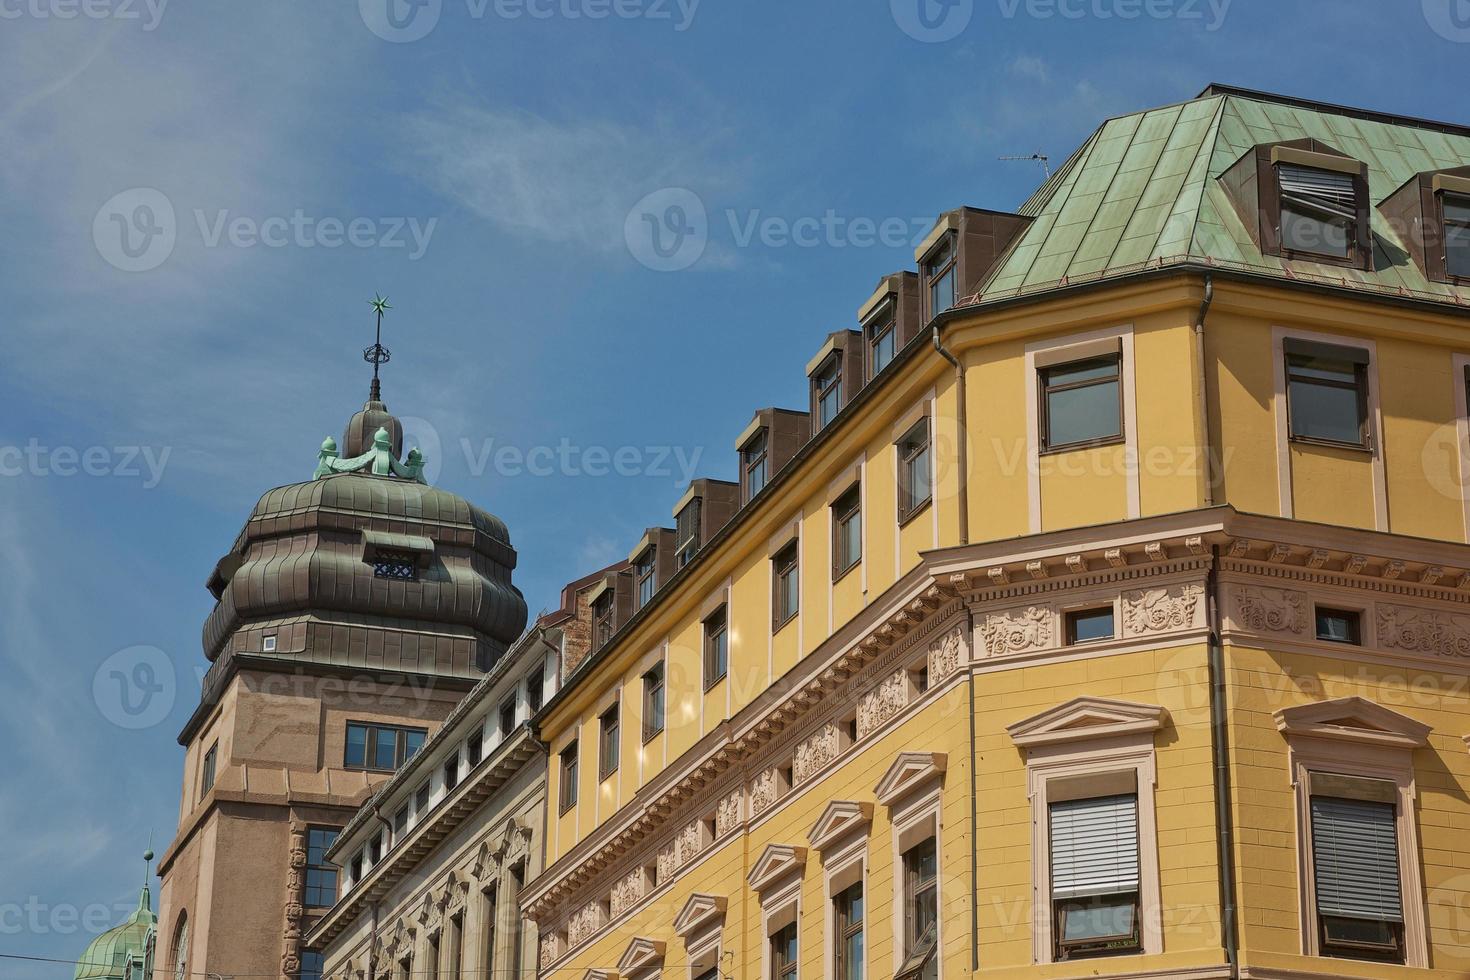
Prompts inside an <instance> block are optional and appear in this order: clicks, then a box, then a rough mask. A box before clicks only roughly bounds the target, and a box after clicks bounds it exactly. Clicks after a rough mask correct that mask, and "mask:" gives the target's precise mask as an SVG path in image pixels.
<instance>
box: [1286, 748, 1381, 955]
mask: <svg viewBox="0 0 1470 980" xmlns="http://www.w3.org/2000/svg"><path fill="white" fill-rule="evenodd" d="M1396 797H1397V793H1396V791H1395V789H1394V786H1393V784H1392V783H1388V782H1384V781H1383V780H1377V779H1355V778H1353V777H1345V776H1337V775H1334V774H1330V773H1313V774H1312V792H1311V797H1310V814H1309V817H1308V819H1309V821H1310V824H1311V837H1312V877H1313V884H1314V886H1315V888H1316V894H1317V908H1316V916H1317V930H1318V936H1319V938H1320V941H1321V943H1322V953H1323V955H1324V956H1341V957H1345V958H1348V959H1364V960H1383V961H1386V962H1391V963H1402V962H1403V961H1404V902H1403V894H1402V890H1401V882H1400V876H1399V851H1398V829H1397V824H1398V814H1397V810H1396Z"/></svg>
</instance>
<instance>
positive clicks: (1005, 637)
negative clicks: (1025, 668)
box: [980, 606, 1052, 657]
mask: <svg viewBox="0 0 1470 980" xmlns="http://www.w3.org/2000/svg"><path fill="white" fill-rule="evenodd" d="M1051 619H1052V617H1051V610H1050V609H1046V608H1044V607H1042V606H1028V607H1026V608H1025V609H1014V610H1011V611H1009V612H1001V613H991V614H990V615H989V616H987V617H985V625H984V627H982V628H981V631H980V632H981V635H982V636H983V637H984V638H985V652H986V653H988V654H990V656H992V657H998V656H1001V655H1003V654H1007V653H1022V652H1024V651H1026V650H1036V649H1039V648H1041V647H1045V646H1049V645H1050V644H1051V635H1052V625H1051Z"/></svg>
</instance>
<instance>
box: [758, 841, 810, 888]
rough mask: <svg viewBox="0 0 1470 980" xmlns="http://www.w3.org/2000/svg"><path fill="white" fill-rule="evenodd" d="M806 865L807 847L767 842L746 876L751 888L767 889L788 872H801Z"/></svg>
mask: <svg viewBox="0 0 1470 980" xmlns="http://www.w3.org/2000/svg"><path fill="white" fill-rule="evenodd" d="M805 867H806V848H804V847H794V846H792V845H790V844H767V845H766V849H765V850H764V851H762V852H761V856H760V857H759V858H758V859H757V860H756V862H755V867H753V868H751V869H750V876H749V877H748V878H746V881H747V882H748V883H749V885H750V887H751V888H754V889H755V890H756V891H758V892H760V891H765V890H766V889H767V888H768V887H770V886H771V885H772V884H774V883H775V882H776V881H778V880H780V879H781V878H783V877H785V876H786V875H788V874H793V873H799V872H800V871H801V870H802V869H803V868H805Z"/></svg>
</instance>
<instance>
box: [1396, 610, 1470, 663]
mask: <svg viewBox="0 0 1470 980" xmlns="http://www.w3.org/2000/svg"><path fill="white" fill-rule="evenodd" d="M1376 622H1377V635H1378V645H1379V646H1381V647H1383V648H1384V649H1388V650H1403V651H1405V652H1408V653H1424V654H1429V655H1430V656H1433V657H1446V658H1453V659H1456V660H1464V659H1470V616H1461V615H1456V614H1454V613H1447V612H1440V611H1438V610H1434V609H1415V608H1412V607H1409V606H1395V605H1389V604H1387V603H1381V604H1379V606H1378V616H1377V620H1376Z"/></svg>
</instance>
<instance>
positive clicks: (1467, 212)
mask: <svg viewBox="0 0 1470 980" xmlns="http://www.w3.org/2000/svg"><path fill="white" fill-rule="evenodd" d="M1440 211H1441V213H1442V214H1443V218H1442V219H1441V220H1442V221H1443V222H1444V258H1445V271H1446V272H1448V273H1449V274H1450V276H1451V277H1452V278H1455V279H1470V195H1462V194H1442V195H1440Z"/></svg>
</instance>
